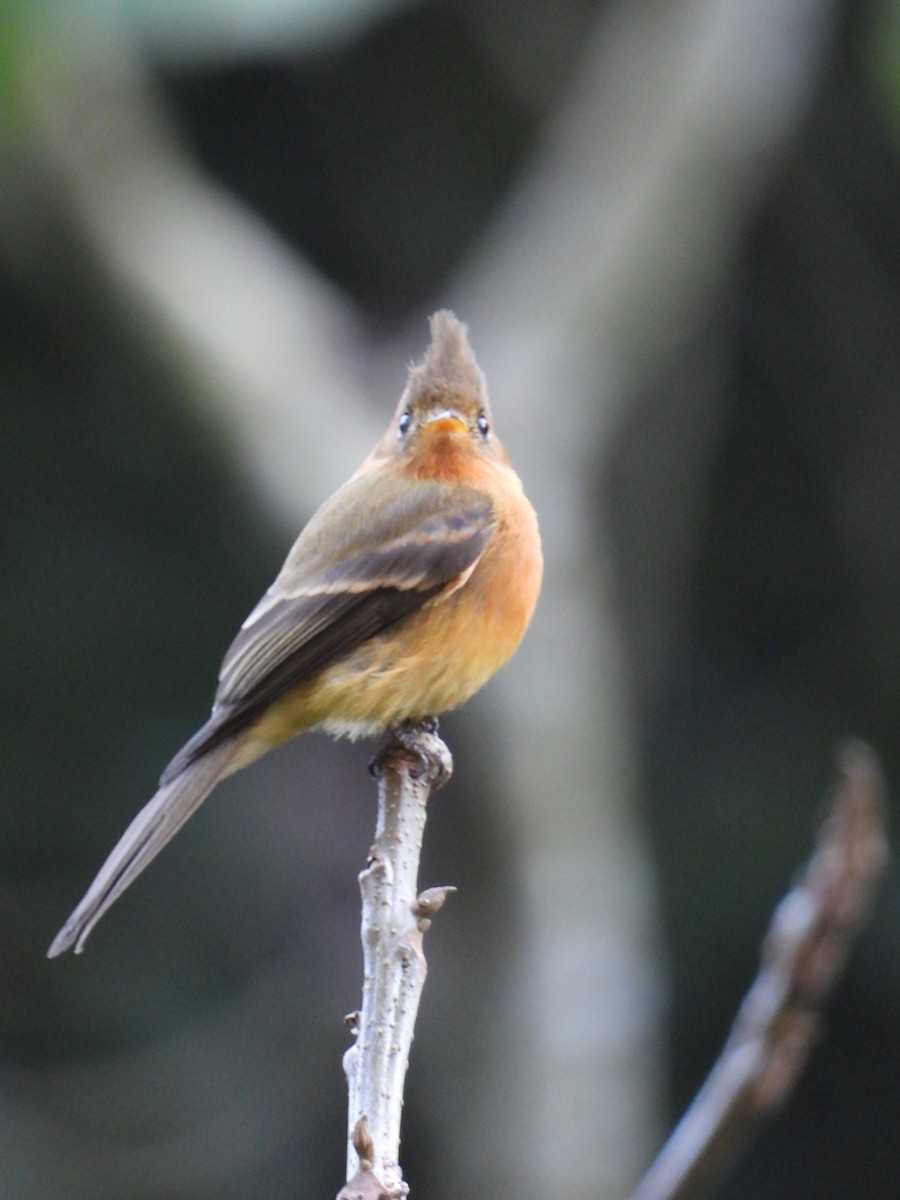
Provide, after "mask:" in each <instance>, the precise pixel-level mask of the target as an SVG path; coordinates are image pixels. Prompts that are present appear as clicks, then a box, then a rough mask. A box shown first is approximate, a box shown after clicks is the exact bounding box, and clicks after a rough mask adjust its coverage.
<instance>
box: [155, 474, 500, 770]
mask: <svg viewBox="0 0 900 1200" xmlns="http://www.w3.org/2000/svg"><path fill="white" fill-rule="evenodd" d="M415 499H416V500H417V501H418V502H417V503H412V504H410V505H409V506H408V508H409V511H408V519H407V520H406V522H405V524H404V522H403V521H402V519H398V514H397V511H396V507H395V508H394V509H393V510H392V511H390V513H389V520H390V524H389V526H388V527H387V528H383V527H382V526H383V524H385V522H379V512H378V511H374V512H370V513H369V514H368V517H369V523H368V529H367V534H366V538H365V543H366V544H365V545H361V544H360V542H361V541H362V539H359V540H358V541H357V545H356V546H353V547H352V549H351V548H350V547H349V546H348V547H347V549H348V550H349V551H350V552H349V553H347V554H346V555H345V556H344V557H342V558H339V559H338V561H337V562H334V561H332V562H331V563H329V564H328V565H327V567H325V565H324V562H323V559H324V556H323V555H322V554H321V553H316V552H313V553H312V554H310V555H309V556H308V557H307V555H305V554H304V538H305V537H306V536H307V531H306V530H305V531H304V533H303V534H301V536H300V538H299V540H298V541H297V543H296V545H295V546H294V549H293V550H292V552H291V554H290V556H289V558H288V560H287V563H286V564H285V568H284V570H282V572H281V574H280V575H279V577H278V579H277V580H276V581H275V583H274V584H273V585H272V587H271V588H270V589H269V591H268V592H267V593H266V595H265V596H264V597H263V599H262V600H261V601H260V603H259V604H258V605H257V607H256V609H254V611H253V612H252V613H251V615H250V617H249V618H248V619H247V621H246V622H245V623H244V626H243V627H242V629H241V631H240V633H239V634H238V636H237V637H236V638H235V640H234V641H233V642H232V644H231V646H230V647H229V650H228V653H227V654H226V655H225V659H224V661H223V663H222V668H221V671H220V672H219V688H218V691H217V692H216V701H215V707H214V708H213V714H212V717H211V718H210V720H209V721H208V722H207V724H206V725H204V726H203V728H202V729H201V730H199V732H198V733H197V734H196V735H195V736H194V737H193V738H192V739H191V740H190V741H189V742H188V743H187V745H186V746H184V748H183V749H182V750H181V751H180V752H179V754H178V755H176V757H175V758H174V759H173V760H172V762H171V763H170V764H169V766H168V767H167V768H166V771H165V774H164V775H163V781H164V782H165V781H167V780H170V779H172V778H174V776H175V775H177V774H178V772H179V771H181V770H183V769H184V767H185V766H187V765H188V764H189V763H191V762H193V761H195V760H196V759H197V758H199V757H200V755H201V754H204V753H206V752H207V751H208V750H211V749H212V748H213V747H214V746H217V745H220V744H221V743H222V742H223V741H225V740H227V739H228V738H229V737H232V736H233V735H234V734H236V733H239V732H240V731H241V730H242V729H245V728H247V726H249V725H251V724H252V723H253V722H254V721H255V720H256V719H257V718H258V717H259V716H261V715H262V713H263V712H264V711H265V710H266V709H267V708H268V707H269V705H270V704H272V703H273V702H274V701H275V700H277V699H278V698H279V696H282V695H284V693H285V692H288V691H290V689H291V688H293V687H295V686H296V685H297V684H299V683H302V682H304V680H307V679H310V678H311V677H312V676H314V675H316V674H317V673H318V672H319V671H321V670H323V669H324V668H326V667H328V666H330V665H331V664H332V663H334V662H336V661H338V660H339V659H340V658H342V657H344V656H345V655H347V654H349V653H351V652H352V651H353V650H354V649H355V648H356V647H357V646H360V645H361V644H362V643H363V642H365V641H367V640H368V639H369V638H372V637H375V636H377V635H378V634H379V633H382V632H383V631H384V630H386V629H388V628H389V627H390V626H391V625H393V624H395V623H396V622H397V621H401V620H402V619H403V618H404V617H407V616H409V615H410V614H411V613H413V612H415V611H416V610H417V609H419V608H421V607H422V606H423V605H424V604H426V603H427V602H428V601H429V600H430V599H432V598H433V597H435V596H436V595H438V594H439V593H440V592H441V591H443V590H444V589H445V588H446V587H448V586H449V585H451V584H452V583H453V582H454V581H455V580H456V579H458V578H459V576H460V575H462V574H463V573H464V572H465V571H468V570H470V569H471V568H472V567H473V566H474V565H475V563H476V562H477V561H478V559H479V558H480V557H481V554H482V553H483V551H484V548H485V546H486V544H487V541H488V538H489V537H490V535H491V532H492V530H493V528H494V514H493V507H492V505H491V502H490V499H489V498H488V497H487V496H484V495H483V494H482V493H480V492H478V491H476V490H475V489H473V488H460V487H455V488H451V487H449V486H447V485H440V484H424V485H422V489H421V494H420V495H419V496H418V497H416V498H415ZM313 520H314V521H315V520H316V518H314V519H313ZM311 528H312V522H311V523H310V526H307V530H310V529H311ZM337 532H339V531H336V533H337ZM323 540H327V529H324V530H323V529H322V528H321V527H319V528H317V529H316V541H317V542H318V543H319V544H320V545H321V543H322V542H323ZM339 541H340V539H339V537H337V536H336V537H335V542H339ZM323 568H324V569H323Z"/></svg>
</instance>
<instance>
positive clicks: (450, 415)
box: [424, 408, 469, 433]
mask: <svg viewBox="0 0 900 1200" xmlns="http://www.w3.org/2000/svg"><path fill="white" fill-rule="evenodd" d="M424 424H425V425H426V426H427V427H428V428H429V429H436V430H437V431H438V432H439V433H467V432H468V429H469V426H468V422H467V421H465V420H464V419H463V417H461V416H460V415H459V413H457V412H454V411H453V409H452V408H442V409H441V410H440V412H436V413H431V414H430V415H429V417H428V419H427V420H426V421H425V422H424Z"/></svg>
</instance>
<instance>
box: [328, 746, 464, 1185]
mask: <svg viewBox="0 0 900 1200" xmlns="http://www.w3.org/2000/svg"><path fill="white" fill-rule="evenodd" d="M374 769H375V773H376V774H377V776H378V781H379V782H378V820H377V825H376V829H375V843H374V845H373V846H372V850H371V852H370V857H369V864H368V866H367V867H366V869H365V870H364V871H362V872H361V873H360V876H359V888H360V891H361V893H362V903H363V915H362V943H363V1000H362V1009H361V1011H360V1012H358V1013H352V1014H351V1015H350V1016H349V1017H348V1018H347V1020H348V1024H349V1026H350V1029H351V1030H352V1032H353V1033H354V1034H355V1036H356V1041H355V1043H354V1045H353V1046H351V1047H350V1049H349V1050H348V1051H347V1053H346V1054H345V1055H344V1071H345V1073H346V1075H347V1083H348V1086H349V1092H350V1104H349V1129H348V1143H349V1144H348V1149H347V1183H346V1185H345V1186H344V1187H343V1188H342V1189H341V1191H340V1193H339V1194H338V1200H395V1198H396V1197H401V1196H405V1195H406V1194H407V1191H408V1188H407V1185H406V1184H405V1183H404V1181H403V1173H402V1172H401V1170H400V1165H399V1152H400V1114H401V1112H402V1109H403V1085H404V1081H405V1078H406V1067H407V1064H408V1062H409V1050H410V1046H411V1045H412V1040H413V1030H414V1028H415V1023H416V1014H417V1012H418V1009H419V998H420V996H421V994H422V988H423V986H424V984H425V974H426V969H427V968H426V963H425V955H424V953H423V951H422V940H423V937H424V935H425V933H426V932H427V930H428V929H429V927H430V925H431V918H432V917H433V915H434V914H435V913H436V912H437V911H438V910H439V909H440V908H441V906H442V905H443V903H444V901H445V899H446V898H447V895H448V893H449V892H451V891H453V890H454V889H453V888H449V887H440V888H428V889H427V890H426V891H424V892H423V893H422V894H421V896H420V895H418V894H417V879H418V875H419V857H420V854H421V850H422V835H423V832H424V829H425V818H426V804H427V802H428V797H429V796H430V795H431V793H432V791H434V789H435V788H437V787H440V786H441V785H442V784H443V783H446V781H447V780H448V779H449V778H450V775H451V773H452V770H453V762H452V759H451V757H450V751H449V750H448V749H447V747H446V745H445V744H444V743H443V742H442V741H441V739H440V738H439V737H438V736H437V733H436V732H434V731H433V730H432V728H431V727H430V726H428V727H426V726H420V727H417V728H415V729H409V728H403V729H401V730H399V731H395V733H394V735H393V737H392V740H391V741H390V742H389V743H388V745H387V746H386V747H385V749H384V750H383V751H382V752H381V753H380V754H379V756H378V758H377V759H376V761H375V764H374Z"/></svg>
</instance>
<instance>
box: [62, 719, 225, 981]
mask: <svg viewBox="0 0 900 1200" xmlns="http://www.w3.org/2000/svg"><path fill="white" fill-rule="evenodd" d="M235 750H236V746H235V743H234V742H233V741H230V742H225V743H224V744H223V745H221V746H217V747H215V749H213V750H210V751H208V752H207V753H206V754H204V755H203V756H202V757H201V758H198V759H196V760H195V761H194V762H192V763H190V764H189V765H188V766H186V767H185V768H184V770H183V771H181V772H180V773H179V774H178V775H176V776H175V777H174V778H170V779H168V781H167V782H165V783H163V784H162V786H161V787H160V789H159V791H158V792H157V793H156V795H155V796H154V797H153V798H152V800H150V801H148V802H147V804H145V805H144V807H143V808H142V809H141V811H140V812H139V813H138V815H137V816H136V817H135V818H134V820H133V821H132V822H131V824H130V825H129V826H128V828H127V829H126V830H125V832H124V833H123V834H122V836H121V837H120V838H119V840H118V842H117V843H116V845H115V847H114V848H113V850H112V852H111V854H110V855H109V857H108V858H107V860H106V862H105V863H104V864H103V866H102V867H101V868H100V870H99V872H98V873H97V878H96V879H95V880H94V882H93V883H92V884H91V886H90V887H89V888H88V890H87V892H86V894H85V896H84V898H83V899H82V901H81V903H80V904H79V905H78V907H77V908H76V909H75V911H74V912H73V913H72V915H71V916H70V917H69V919H68V921H66V923H65V925H63V927H62V929H61V930H60V931H59V933H58V934H57V935H56V937H55V939H54V941H53V944H52V945H51V947H50V949H49V950H48V951H47V957H48V958H55V957H56V955H57V954H62V953H63V951H65V950H68V949H69V948H70V947H71V946H74V947H75V953H76V954H79V953H80V952H81V949H82V947H83V946H84V943H85V939H86V938H87V936H88V934H89V933H90V932H91V930H92V929H93V928H94V926H95V925H96V924H97V922H98V921H99V920H100V918H101V917H102V916H103V914H104V913H105V912H106V910H107V909H108V908H109V906H110V905H111V904H113V903H114V902H115V901H116V900H118V898H119V896H121V895H122V893H123V892H124V891H125V889H126V888H127V887H128V886H129V884H131V883H132V882H133V881H134V880H135V879H137V877H138V875H140V873H141V871H143V869H144V867H146V866H147V864H148V863H149V862H150V861H151V859H153V858H155V857H156V855H157V854H158V853H159V852H160V850H162V848H163V846H164V845H165V844H166V842H167V841H168V840H169V839H170V838H171V837H174V835H175V834H176V833H177V832H178V830H179V829H180V828H181V826H182V825H183V824H184V823H185V821H186V820H187V819H188V817H189V816H191V814H192V813H194V812H195V811H196V810H197V809H198V808H199V806H200V805H201V804H202V802H203V801H204V800H205V799H206V797H207V796H208V795H209V793H210V791H211V790H212V788H213V787H214V786H215V784H216V783H217V782H218V780H219V779H221V778H222V776H223V775H225V774H227V768H228V765H229V763H230V761H231V759H232V758H233V757H234V754H235Z"/></svg>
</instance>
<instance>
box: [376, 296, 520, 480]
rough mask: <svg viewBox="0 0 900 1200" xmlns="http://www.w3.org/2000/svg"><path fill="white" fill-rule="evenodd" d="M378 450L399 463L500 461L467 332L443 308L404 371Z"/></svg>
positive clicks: (500, 452)
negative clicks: (448, 458) (435, 458)
mask: <svg viewBox="0 0 900 1200" xmlns="http://www.w3.org/2000/svg"><path fill="white" fill-rule="evenodd" d="M379 450H380V451H381V452H382V453H386V454H388V455H390V457H392V458H397V457H400V458H402V459H412V458H416V457H418V456H422V455H429V456H431V455H433V454H441V453H454V452H455V453H461V454H470V453H473V452H474V453H477V454H487V455H488V456H489V457H491V458H499V459H501V460H502V461H506V454H505V452H504V450H503V448H502V446H501V445H500V443H499V441H498V440H497V438H496V437H495V435H494V432H493V428H492V420H491V407H490V404H489V402H488V395H487V387H486V385H485V381H484V375H483V374H482V372H481V369H480V367H479V366H478V363H477V362H476V361H475V356H474V354H473V353H472V350H471V347H470V346H469V339H468V331H467V329H466V326H465V325H463V323H462V322H461V321H459V320H457V318H456V317H455V316H454V315H453V313H452V312H450V311H449V310H447V309H442V310H441V311H440V312H436V313H435V314H434V316H433V317H432V318H431V344H430V345H429V347H428V350H427V351H426V353H425V357H424V358H423V359H422V361H421V362H420V363H418V364H417V365H415V366H413V367H411V368H410V372H409V379H408V381H407V384H406V387H405V389H404V391H403V395H402V396H401V398H400V403H399V404H398V406H397V410H396V412H395V413H394V417H393V420H392V421H391V424H390V427H389V428H388V431H387V433H386V434H385V436H384V437H383V438H382V440H381V442H380V443H379Z"/></svg>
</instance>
